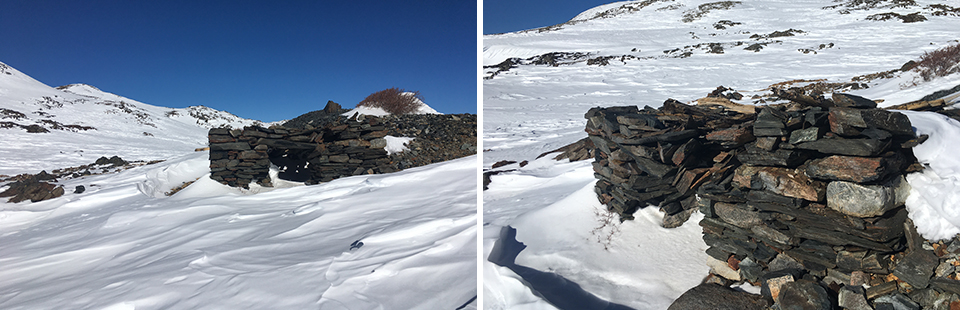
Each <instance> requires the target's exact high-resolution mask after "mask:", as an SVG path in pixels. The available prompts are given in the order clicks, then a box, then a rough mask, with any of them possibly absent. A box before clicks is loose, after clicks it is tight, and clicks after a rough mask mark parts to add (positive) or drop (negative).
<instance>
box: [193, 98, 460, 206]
mask: <svg viewBox="0 0 960 310" xmlns="http://www.w3.org/2000/svg"><path fill="white" fill-rule="evenodd" d="M314 124H317V123H316V122H314ZM476 128H477V123H476V115H471V114H459V115H429V116H426V115H410V116H402V117H383V118H381V117H371V116H358V117H352V118H349V119H348V118H344V117H340V118H336V119H329V120H327V122H326V123H324V125H323V126H318V127H313V126H312V125H310V126H305V128H287V127H272V128H261V127H245V128H243V129H226V128H214V129H211V130H210V132H209V135H208V138H209V142H210V170H211V179H213V180H216V181H218V182H220V183H223V184H227V185H230V186H234V187H244V188H249V185H250V184H251V183H257V184H260V185H262V186H271V181H270V177H269V169H270V165H271V163H272V164H274V165H276V166H277V167H278V168H280V174H279V177H280V178H281V179H284V180H290V181H297V182H305V183H307V184H315V183H318V182H328V181H331V180H333V179H337V178H340V177H344V176H352V175H361V174H376V173H389V172H394V171H398V170H402V169H405V168H410V167H417V166H423V165H427V164H431V163H435V162H440V161H444V160H450V159H454V158H459V157H464V156H469V155H473V154H476V148H477V147H476V145H477V142H476V136H477V134H476V132H477V131H476ZM388 135H390V136H398V137H414V140H413V142H412V143H409V145H408V148H409V150H407V151H403V152H400V153H395V154H391V155H388V154H387V151H386V150H385V149H384V147H386V145H387V141H386V139H385V138H384V137H386V136H388Z"/></svg>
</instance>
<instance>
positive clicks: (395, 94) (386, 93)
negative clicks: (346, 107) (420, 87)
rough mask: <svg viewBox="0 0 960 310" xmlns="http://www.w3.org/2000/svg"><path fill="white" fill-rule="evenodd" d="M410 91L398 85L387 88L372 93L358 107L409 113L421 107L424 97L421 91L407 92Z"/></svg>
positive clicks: (393, 112)
mask: <svg viewBox="0 0 960 310" xmlns="http://www.w3.org/2000/svg"><path fill="white" fill-rule="evenodd" d="M406 92H408V91H405V90H403V89H399V88H396V87H392V88H387V89H384V90H381V91H378V92H375V93H372V94H370V95H369V96H367V98H365V99H363V101H360V103H358V104H357V107H362V106H363V107H371V108H381V109H383V110H384V111H387V112H389V113H390V114H398V115H399V114H409V113H413V112H414V111H416V110H417V108H419V107H420V102H422V101H423V97H422V96H420V92H418V91H413V92H409V93H411V94H405V93H406Z"/></svg>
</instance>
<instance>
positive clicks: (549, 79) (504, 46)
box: [482, 0, 960, 309]
mask: <svg viewBox="0 0 960 310" xmlns="http://www.w3.org/2000/svg"><path fill="white" fill-rule="evenodd" d="M900 3H906V4H905V5H900V6H895V5H894V1H882V0H880V1H811V0H799V1H781V0H758V1H721V2H713V1H702V0H700V1H697V0H675V1H671V0H644V1H624V2H616V3H611V4H606V5H603V6H599V7H597V8H593V9H589V10H587V11H585V12H584V13H582V14H580V15H578V16H577V17H575V18H574V19H573V20H571V21H569V22H566V23H563V24H558V25H555V26H551V27H545V28H542V29H538V30H531V31H524V32H517V33H508V34H500V35H487V36H484V37H483V52H482V53H483V63H484V65H486V66H494V65H498V64H499V65H500V66H496V67H487V68H484V73H483V77H484V78H485V80H484V81H483V109H484V122H483V131H482V138H483V141H484V149H485V150H486V151H485V152H484V157H483V161H484V167H486V168H489V167H491V165H492V164H493V163H495V162H498V161H501V160H514V161H522V160H530V161H531V163H530V164H529V165H527V166H525V167H522V168H521V167H519V166H518V165H516V164H514V165H510V166H505V167H503V168H500V169H499V170H504V169H516V171H513V172H507V173H501V174H498V175H494V176H492V177H491V180H492V183H491V184H490V189H489V190H488V191H485V192H484V202H483V203H484V223H485V224H486V226H485V228H484V250H485V252H487V251H490V247H491V246H492V245H493V244H494V241H495V240H496V238H497V236H498V232H499V230H500V227H501V226H504V225H511V226H513V227H515V228H516V229H517V240H518V241H520V242H524V243H525V244H526V245H527V249H526V250H524V251H523V252H521V253H520V256H519V257H518V258H517V263H518V264H520V265H523V266H527V267H531V268H534V269H537V270H541V271H550V272H554V273H556V274H558V275H561V276H563V277H565V278H567V279H570V280H571V281H574V282H576V283H578V284H579V285H580V286H582V287H583V289H584V290H586V291H588V292H591V293H593V294H595V295H597V296H598V297H600V298H603V299H606V300H609V301H612V302H616V303H619V304H623V305H627V306H630V307H633V308H637V309H665V308H666V307H667V306H668V305H669V304H670V302H671V301H672V299H673V298H676V297H677V296H679V295H680V294H681V293H683V292H684V291H685V290H686V289H688V288H690V287H692V286H694V285H696V284H698V283H699V282H700V280H701V279H700V277H702V276H706V274H707V268H706V267H705V266H704V261H705V259H706V256H705V254H703V252H702V250H703V249H705V248H706V246H705V245H704V244H703V242H702V241H701V240H700V235H701V233H700V230H699V227H698V226H697V225H696V220H692V221H691V222H688V223H687V224H686V225H684V226H683V227H681V228H679V229H674V230H656V229H655V227H654V228H651V227H648V226H650V225H656V224H657V220H658V217H659V216H658V214H659V212H657V211H656V210H646V209H645V210H642V211H639V212H638V213H642V214H638V216H637V217H638V219H637V220H636V221H634V222H626V223H623V224H618V223H611V222H610V221H608V220H606V219H604V218H603V216H604V215H603V212H601V211H600V209H599V208H602V207H601V206H599V203H598V202H596V201H595V200H596V198H595V196H592V195H593V194H592V187H593V181H594V178H593V171H592V169H591V167H590V164H589V163H588V162H576V163H565V162H562V163H555V162H553V161H551V160H549V159H547V157H545V158H542V159H539V160H536V161H534V158H535V157H536V156H537V155H538V154H540V153H543V152H546V151H549V150H553V149H556V148H558V147H561V146H564V145H566V144H569V143H572V142H574V141H576V140H578V139H580V138H583V137H585V136H586V134H585V133H584V132H583V129H584V125H585V120H584V119H583V114H584V113H585V112H586V111H587V110H588V109H589V108H591V107H595V106H618V105H638V106H640V107H643V106H644V105H649V106H652V107H659V106H660V105H661V103H662V102H663V101H665V100H666V99H668V98H674V99H677V100H680V101H684V102H690V101H692V100H695V99H698V98H702V97H704V96H706V95H707V94H708V93H710V91H712V90H714V89H716V88H717V87H718V86H721V85H722V86H725V87H729V88H733V89H736V90H737V91H739V92H740V93H742V94H744V95H745V97H744V99H743V100H741V101H740V103H754V102H755V101H757V99H754V98H752V96H753V95H758V96H764V95H766V94H769V93H770V91H769V87H770V86H771V85H772V84H775V83H780V82H786V81H793V80H821V79H824V80H823V81H825V82H832V83H849V84H851V85H853V84H855V85H856V86H857V87H862V86H868V87H869V88H866V89H863V88H861V89H853V87H852V86H849V87H846V88H845V89H843V91H848V92H851V93H854V94H858V95H862V96H865V97H868V98H871V99H883V100H884V102H883V103H882V105H883V106H889V105H894V104H898V103H904V102H908V101H912V100H917V99H920V98H921V97H923V96H925V95H927V94H930V93H932V92H934V91H937V90H943V89H949V88H952V87H954V86H956V85H958V84H960V75H958V74H954V75H951V76H947V77H942V78H937V79H934V80H932V81H929V82H923V81H919V80H917V79H916V76H915V74H914V73H911V72H905V73H903V72H890V73H888V74H886V75H883V76H884V77H886V78H877V76H881V75H880V74H877V75H874V76H870V77H862V78H860V79H858V80H857V81H852V79H854V78H855V77H858V76H865V75H870V74H875V73H881V72H885V71H890V70H896V69H899V68H901V66H902V65H903V64H904V63H906V62H907V61H910V60H917V59H918V58H919V57H920V56H921V55H923V53H924V52H928V51H933V50H935V49H937V48H941V47H945V46H948V45H953V44H957V43H958V40H957V39H958V37H957V31H956V29H960V11H958V10H953V11H950V10H947V9H952V7H950V6H951V5H952V6H956V4H955V3H952V2H947V1H934V0H917V1H915V3H916V4H909V3H907V2H904V1H900ZM941 3H942V4H946V5H947V6H945V7H944V6H936V4H941ZM585 9H586V8H585ZM888 13H894V14H888ZM912 13H918V14H914V15H911V14H912ZM895 14H899V16H904V17H906V16H908V15H910V16H918V15H919V16H922V17H923V18H925V19H926V20H925V21H919V22H910V23H904V22H901V19H900V18H899V17H896V16H897V15H895ZM884 16H889V17H893V18H892V19H888V20H879V19H883V18H884ZM908 19H909V18H908ZM748 48H749V49H748ZM548 53H556V54H549V55H547V56H545V57H536V56H539V55H544V54H548ZM508 59H510V60H511V61H510V62H504V61H505V60H508ZM809 83H810V82H809V81H808V82H798V83H794V84H793V85H804V84H809ZM828 95H829V94H828ZM691 249H692V251H691V252H687V251H688V250H691ZM664 253H667V254H664ZM665 256H666V257H669V259H670V263H669V264H662V263H663V261H662V260H663V259H664V257H665ZM678 271H684V272H691V273H692V274H686V273H684V274H683V275H682V276H678V274H677V272H678ZM484 273H485V277H484V292H485V295H484V296H485V300H484V303H485V307H487V308H489V309H514V308H518V309H524V308H525V309H549V308H552V306H551V305H549V304H547V303H546V302H544V301H542V300H540V299H539V298H538V297H537V295H535V294H534V293H533V292H532V291H530V289H529V288H526V287H525V286H524V284H523V282H522V281H519V280H518V279H517V276H516V275H514V274H512V272H510V270H506V269H504V268H496V267H495V266H492V265H491V264H488V265H487V266H485V269H484ZM640 296H644V297H643V298H641V297H640Z"/></svg>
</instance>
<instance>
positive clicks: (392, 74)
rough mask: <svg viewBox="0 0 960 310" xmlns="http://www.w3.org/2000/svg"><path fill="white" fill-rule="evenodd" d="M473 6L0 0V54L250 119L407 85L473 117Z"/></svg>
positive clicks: (63, 75)
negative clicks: (471, 114)
mask: <svg viewBox="0 0 960 310" xmlns="http://www.w3.org/2000/svg"><path fill="white" fill-rule="evenodd" d="M476 8H477V3H476V2H474V1H448V0H447V1H445V0H418V1H326V0H323V1H320V0H317V1H308V0H303V1H292V0H291V1H271V0H262V1H245V0H218V1H213V0H203V1H198V0H163V1H127V0H117V1H101V0H93V1H48V0H2V1H0V62H4V63H6V64H8V65H10V66H12V67H14V68H16V69H18V70H20V71H22V72H24V73H26V74H27V75H30V76H32V77H33V78H35V79H37V80H39V81H41V82H43V83H45V84H47V85H50V86H54V87H55V86H60V85H65V84H71V83H86V84H90V85H93V86H96V87H98V88H100V89H101V90H103V91H106V92H111V93H115V94H118V95H121V96H125V97H128V98H131V99H134V100H137V101H141V102H144V103H148V104H152V105H158V106H165V107H176V108H179V107H186V106H191V105H205V106H208V107H212V108H215V109H219V110H225V111H228V112H231V113H234V114H237V115H239V116H241V117H245V118H252V119H258V120H262V121H277V120H281V119H290V118H294V117H296V116H298V115H300V114H303V113H306V112H309V111H313V110H319V109H322V108H323V106H324V104H326V102H327V100H333V101H335V102H337V103H340V104H341V105H343V107H345V108H352V107H354V106H355V105H356V104H357V103H358V102H360V101H361V100H363V98H364V97H366V96H367V95H369V94H370V93H373V92H376V91H379V90H382V89H385V88H390V87H398V88H403V89H407V90H418V91H420V93H421V94H422V95H423V97H424V101H426V103H427V104H429V105H430V106H432V107H433V108H434V109H436V110H438V111H440V112H442V113H447V114H450V113H477V100H476V99H477V61H476V59H477V19H476V18H477V10H476Z"/></svg>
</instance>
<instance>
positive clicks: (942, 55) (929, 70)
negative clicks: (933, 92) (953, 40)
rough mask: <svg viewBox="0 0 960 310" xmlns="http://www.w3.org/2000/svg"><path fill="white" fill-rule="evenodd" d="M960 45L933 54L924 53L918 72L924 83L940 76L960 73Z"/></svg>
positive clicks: (917, 67) (917, 68) (918, 65)
mask: <svg viewBox="0 0 960 310" xmlns="http://www.w3.org/2000/svg"><path fill="white" fill-rule="evenodd" d="M958 63H960V44H957V45H952V46H947V47H944V48H941V49H938V50H935V51H932V52H926V53H923V56H921V57H920V62H918V63H917V66H916V68H915V69H916V70H917V71H919V72H920V77H922V78H923V80H924V81H930V80H932V79H933V78H935V77H938V76H947V75H950V74H952V73H956V72H958V71H960V66H958V65H957V64H958Z"/></svg>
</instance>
